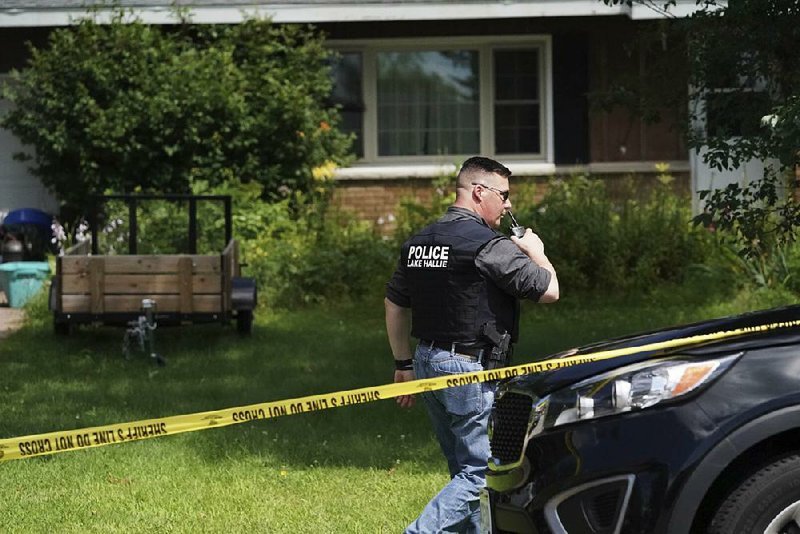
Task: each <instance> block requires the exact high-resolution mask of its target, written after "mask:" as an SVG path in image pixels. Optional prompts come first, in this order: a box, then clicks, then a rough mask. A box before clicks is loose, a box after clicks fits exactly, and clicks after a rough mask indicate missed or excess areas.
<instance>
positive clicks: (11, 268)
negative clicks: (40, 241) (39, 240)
mask: <svg viewBox="0 0 800 534" xmlns="http://www.w3.org/2000/svg"><path fill="white" fill-rule="evenodd" d="M48 276H50V264H48V263H47V262H46V261H12V262H10V263H0V289H2V290H3V293H5V294H6V300H8V305H9V306H11V307H12V308H21V307H23V306H24V305H25V303H26V302H28V300H29V299H30V298H31V297H32V296H33V295H35V294H36V293H37V292H38V291H39V290H40V289H41V288H42V284H43V283H44V281H45V280H47V277H48Z"/></svg>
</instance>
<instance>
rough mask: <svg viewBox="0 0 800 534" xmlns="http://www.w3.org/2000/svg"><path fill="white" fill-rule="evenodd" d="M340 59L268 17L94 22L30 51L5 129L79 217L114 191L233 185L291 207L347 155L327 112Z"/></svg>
mask: <svg viewBox="0 0 800 534" xmlns="http://www.w3.org/2000/svg"><path fill="white" fill-rule="evenodd" d="M328 54H329V53H328V52H327V51H326V50H325V49H324V47H323V39H322V37H321V36H320V35H319V34H318V33H316V32H314V31H313V30H311V29H309V28H305V27H300V26H296V25H280V26H279V25H273V24H271V23H270V22H269V21H266V20H256V19H251V20H247V21H245V22H244V23H242V24H236V25H230V26H222V25H197V26H193V25H190V24H188V23H184V24H181V25H179V26H178V27H177V28H166V27H159V26H152V25H147V24H144V23H142V22H141V21H139V20H138V19H135V18H131V17H130V16H128V15H126V14H125V13H124V12H117V13H116V14H115V15H114V17H113V19H112V20H111V21H110V23H108V24H105V23H102V24H101V23H98V22H96V21H95V20H94V19H92V18H84V19H81V20H79V21H78V22H77V23H76V24H74V25H71V26H69V27H66V28H59V29H56V30H54V31H53V32H52V33H51V34H50V39H49V42H48V44H47V46H46V47H45V48H42V49H31V59H30V62H29V65H28V66H27V68H25V69H24V70H22V71H21V72H15V73H13V74H12V81H11V83H9V84H7V85H6V86H5V87H4V95H5V97H6V98H8V99H9V100H10V101H11V102H12V103H13V104H14V107H13V109H12V110H11V111H10V112H9V113H8V114H6V115H5V116H4V117H3V118H2V122H0V125H2V126H3V127H4V128H7V129H9V130H10V131H11V132H13V133H14V134H15V135H16V136H17V137H18V138H19V139H20V140H21V141H22V142H23V143H24V144H25V145H29V146H30V147H32V148H33V149H35V150H34V151H33V155H31V154H27V155H25V154H22V155H20V157H22V158H28V159H32V160H33V163H34V165H33V167H32V172H33V173H34V174H35V175H37V176H38V177H40V178H41V180H42V182H43V183H44V184H45V185H46V186H48V187H50V188H51V189H52V190H53V191H54V192H55V193H56V194H57V195H58V197H59V198H60V199H61V200H62V201H63V202H65V203H66V204H67V205H68V206H70V207H72V208H80V207H81V206H82V205H83V202H84V200H85V198H86V197H87V195H89V194H92V193H99V192H102V191H112V192H115V193H126V192H133V191H134V190H136V189H137V188H138V189H140V190H142V191H146V192H159V193H166V192H172V193H186V192H188V191H189V190H190V187H191V183H192V182H194V181H201V180H202V181H206V182H208V183H210V184H211V185H219V184H221V183H222V182H224V181H225V180H228V179H231V178H235V179H237V180H239V181H241V182H244V183H247V182H257V183H259V184H261V185H262V186H263V188H262V190H263V192H264V196H265V197H267V198H270V199H280V198H285V197H287V196H289V195H290V193H291V191H296V190H299V191H304V192H308V191H310V190H311V189H312V188H313V187H314V183H313V180H312V169H313V168H314V167H317V166H320V165H322V164H323V163H324V162H326V161H333V162H339V163H341V162H343V161H345V160H347V157H348V156H347V150H348V146H349V138H348V137H347V136H345V135H344V134H342V133H340V132H339V131H338V130H337V127H336V126H337V123H338V120H339V119H338V113H337V112H336V111H335V110H331V109H328V108H327V107H326V105H325V102H326V100H327V98H328V96H329V93H330V90H331V79H330V76H329V73H328V69H327V67H326V60H327V58H328ZM71 216H72V215H71V214H70V215H69V217H71Z"/></svg>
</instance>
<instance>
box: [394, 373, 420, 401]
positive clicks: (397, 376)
mask: <svg viewBox="0 0 800 534" xmlns="http://www.w3.org/2000/svg"><path fill="white" fill-rule="evenodd" d="M412 380H414V371H411V370H409V371H395V372H394V382H395V384H398V383H400V382H411V381H412ZM396 399H397V404H399V405H400V407H401V408H411V407H412V406H414V402H416V398H415V397H414V395H400V396H399V397H396Z"/></svg>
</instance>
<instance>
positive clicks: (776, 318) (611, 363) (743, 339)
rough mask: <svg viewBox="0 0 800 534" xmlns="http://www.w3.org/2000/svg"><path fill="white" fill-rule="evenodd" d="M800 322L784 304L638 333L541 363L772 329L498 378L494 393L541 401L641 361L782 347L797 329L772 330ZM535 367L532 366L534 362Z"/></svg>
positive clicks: (796, 311) (796, 338)
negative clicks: (526, 395)
mask: <svg viewBox="0 0 800 534" xmlns="http://www.w3.org/2000/svg"><path fill="white" fill-rule="evenodd" d="M793 321H797V322H799V323H800V305H792V306H785V307H781V308H773V309H769V310H762V311H756V312H748V313H743V314H740V315H733V316H729V317H721V318H718V319H711V320H707V321H700V322H697V323H691V324H685V325H678V326H671V327H668V328H662V329H659V330H654V331H651V332H645V333H639V334H634V335H629V336H624V337H619V338H615V339H611V340H607V341H601V342H599V343H592V344H590V345H584V346H582V347H578V348H574V349H570V350H566V351H563V352H559V353H557V354H552V355H550V356H547V357H546V358H544V360H551V359H560V358H567V357H570V356H582V355H589V354H594V353H598V352H604V351H610V350H616V349H625V348H630V347H643V346H645V345H650V344H652V343H659V342H664V341H672V340H677V339H682V338H690V337H693V336H701V335H706V334H714V333H718V332H729V331H734V330H739V329H745V328H753V327H758V326H765V325H770V326H772V328H765V329H759V330H754V331H753V332H748V333H745V334H741V335H735V336H726V337H723V338H721V339H713V340H702V339H701V340H696V341H692V342H690V343H687V344H686V345H681V346H679V347H673V348H662V349H656V350H648V349H643V350H641V351H638V352H635V353H633V354H629V355H625V356H619V357H616V358H610V359H607V360H600V361H596V362H589V363H582V364H579V365H573V366H571V367H565V368H561V369H556V370H552V371H545V372H541V373H534V374H527V375H522V376H518V377H515V378H510V379H507V380H503V381H501V382H500V383H499V385H498V388H499V390H507V389H513V390H525V391H528V392H530V393H533V394H534V395H536V396H537V397H540V398H541V397H543V396H544V395H547V394H549V393H551V392H552V391H555V390H557V389H560V388H562V387H565V386H568V385H570V384H574V383H575V382H578V381H580V380H583V379H586V378H589V377H591V376H594V375H597V374H600V373H603V372H606V371H609V370H611V369H616V368H618V367H622V366H624V365H628V364H631V363H636V362H640V361H644V360H650V359H656V358H663V357H668V356H674V355H678V354H680V355H689V356H698V357H699V356H706V355H710V354H718V353H719V354H722V353H725V354H733V353H740V352H746V351H747V350H748V349H750V348H753V347H764V346H773V345H785V344H791V343H800V325H791V326H783V327H780V328H776V327H774V326H775V325H779V324H781V323H791V322H793ZM534 363H535V362H534Z"/></svg>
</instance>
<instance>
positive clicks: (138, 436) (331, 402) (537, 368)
mask: <svg viewBox="0 0 800 534" xmlns="http://www.w3.org/2000/svg"><path fill="white" fill-rule="evenodd" d="M795 326H800V320H795V321H787V322H780V323H770V324H765V325H759V326H753V327H747V328H739V329H736V330H728V331H721V332H715V333H711V334H700V335H696V336H690V337H685V338H679V339H672V340H668V341H660V342H655V343H649V344H647V345H641V346H638V347H627V348H623V349H614V350H607V351H600V352H595V353H587V354H582V355H578V356H569V357H564V358H554V359H550V360H543V361H538V362H531V363H526V364H522V365H517V366H513V367H505V368H502V369H495V370H492V371H476V372H473V373H464V374H459V375H450V376H442V377H437V378H430V379H423V380H413V381H409V382H400V383H394V384H386V385H382V386H374V387H365V388H359V389H351V390H347V391H337V392H335V393H325V394H322V395H310V396H306V397H298V398H295V399H287V400H279V401H272V402H264V403H259V404H250V405H247V406H239V407H236V408H225V409H222V410H213V411H208V412H198V413H192V414H186V415H173V416H168V417H160V418H156V419H145V420H142V421H134V422H129V423H119V424H111V425H103V426H94V427H89V428H80V429H76V430H64V431H57V432H47V433H44V434H35V435H30V436H22V437H15V438H7V439H0V462H6V461H10V460H18V459H23V458H33V457H36V456H46V455H50V454H55V453H59V452H66V451H74V450H81V449H90V448H94V447H101V446H104V445H113V444H117V443H128V442H132V441H141V440H145V439H150V438H156V437H160V436H171V435H174V434H180V433H183V432H193V431H196V430H206V429H209V428H219V427H223V426H228V425H235V424H239V423H246V422H250V421H257V420H259V419H272V418H275V417H282V416H285V415H295V414H301V413H309V412H316V411H320V410H327V409H329V408H339V407H342V406H351V405H355V404H363V403H367V402H373V401H377V400H383V399H391V398H394V397H399V396H401V395H414V394H416V393H421V392H423V391H433V390H438V389H445V388H450V387H457V386H463V385H466V384H471V383H479V382H489V381H493V380H500V379H503V378H512V377H515V376H521V375H526V374H532V373H540V372H544V371H551V370H554V369H560V368H564V367H571V366H573V365H579V364H582V363H589V362H596V361H600V360H608V359H611V358H618V357H620V356H627V355H630V354H635V353H638V352H645V351H653V350H660V349H667V348H674V347H680V346H683V345H690V344H694V343H702V342H705V341H713V340H718V339H723V338H727V337H734V336H741V335H744V334H750V333H755V332H763V331H767V330H776V329H780V328H790V327H795Z"/></svg>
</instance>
